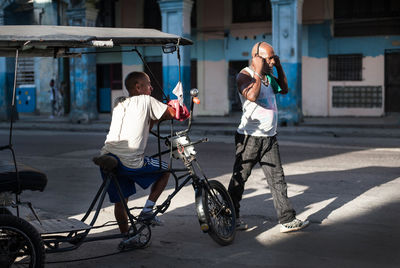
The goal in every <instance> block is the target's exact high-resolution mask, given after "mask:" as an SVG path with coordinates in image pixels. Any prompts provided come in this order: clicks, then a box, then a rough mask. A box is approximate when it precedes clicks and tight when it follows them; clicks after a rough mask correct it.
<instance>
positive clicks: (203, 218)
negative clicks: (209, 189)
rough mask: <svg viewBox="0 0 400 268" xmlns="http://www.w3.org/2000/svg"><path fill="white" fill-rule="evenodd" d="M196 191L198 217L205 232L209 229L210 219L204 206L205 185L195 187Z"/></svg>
mask: <svg viewBox="0 0 400 268" xmlns="http://www.w3.org/2000/svg"><path fill="white" fill-rule="evenodd" d="M194 191H195V204H196V211H197V217H198V219H199V223H200V229H201V230H202V231H203V232H204V233H207V232H208V230H209V226H208V221H207V217H206V213H205V211H204V206H203V194H204V193H203V191H204V190H203V187H196V188H195V189H194Z"/></svg>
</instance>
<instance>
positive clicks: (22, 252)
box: [0, 215, 45, 268]
mask: <svg viewBox="0 0 400 268" xmlns="http://www.w3.org/2000/svg"><path fill="white" fill-rule="evenodd" d="M44 258H45V254H44V244H43V240H42V238H41V237H40V235H39V233H38V232H37V231H36V229H35V228H34V227H33V226H32V225H31V224H29V223H28V222H27V221H25V220H23V219H21V218H18V217H16V216H14V215H0V267H30V268H39V267H44Z"/></svg>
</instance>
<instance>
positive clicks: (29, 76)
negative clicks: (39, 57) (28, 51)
mask: <svg viewBox="0 0 400 268" xmlns="http://www.w3.org/2000/svg"><path fill="white" fill-rule="evenodd" d="M34 84H35V62H34V59H33V58H22V57H21V58H18V72H17V86H20V85H34Z"/></svg>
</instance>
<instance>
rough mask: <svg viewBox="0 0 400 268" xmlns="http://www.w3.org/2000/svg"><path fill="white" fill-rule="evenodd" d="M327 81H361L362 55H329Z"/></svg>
mask: <svg viewBox="0 0 400 268" xmlns="http://www.w3.org/2000/svg"><path fill="white" fill-rule="evenodd" d="M328 61H329V81H361V80H362V55H361V54H347V55H329V57H328Z"/></svg>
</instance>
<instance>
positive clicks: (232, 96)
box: [228, 60, 249, 113]
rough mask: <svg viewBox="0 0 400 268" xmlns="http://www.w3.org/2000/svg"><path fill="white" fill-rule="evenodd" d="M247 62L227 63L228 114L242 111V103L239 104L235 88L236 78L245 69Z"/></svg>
mask: <svg viewBox="0 0 400 268" xmlns="http://www.w3.org/2000/svg"><path fill="white" fill-rule="evenodd" d="M248 65H249V62H248V61H247V60H237V61H229V70H228V94H229V96H228V97H229V109H230V112H231V113H232V112H240V111H241V110H242V103H241V102H240V98H239V93H238V90H237V86H236V76H237V74H238V73H240V71H241V70H242V69H243V68H245V67H247V66H248Z"/></svg>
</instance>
